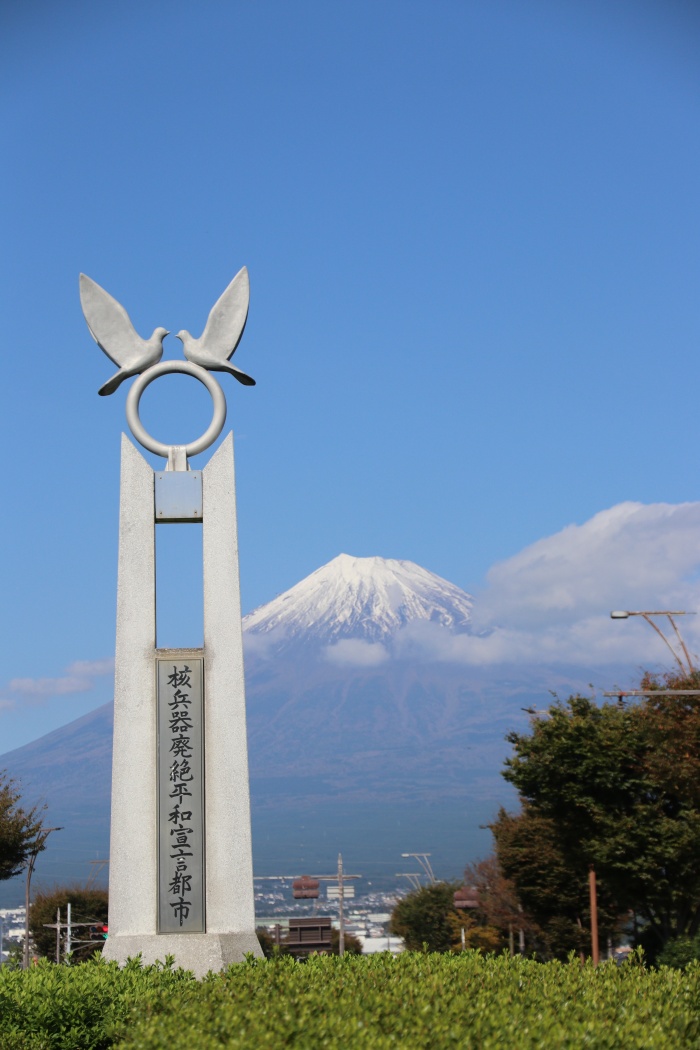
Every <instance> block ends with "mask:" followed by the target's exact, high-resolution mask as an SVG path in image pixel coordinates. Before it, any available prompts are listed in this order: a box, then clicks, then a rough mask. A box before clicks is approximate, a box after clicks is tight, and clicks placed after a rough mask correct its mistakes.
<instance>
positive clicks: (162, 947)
mask: <svg viewBox="0 0 700 1050" xmlns="http://www.w3.org/2000/svg"><path fill="white" fill-rule="evenodd" d="M248 952H252V953H253V955H254V956H255V957H256V958H258V959H261V958H262V951H261V950H260V944H259V943H258V938H257V937H256V936H255V933H253V932H252V931H251V932H250V933H170V934H168V933H160V934H145V935H144V934H131V935H126V936H123V935H119V934H117V935H116V936H111V935H110V936H109V937H108V938H107V940H106V941H105V946H104V949H103V951H102V955H103V957H104V958H105V959H110V960H115V961H116V962H118V963H119V965H120V966H123V965H124V964H125V963H126V961H127V959H133V958H135V957H136V956H137V955H139V953H140V955H141V960H142V962H143V963H144V964H146V963H154V962H164V961H165V957H166V955H174V956H175V965H176V966H181V967H182V968H183V969H184V970H192V972H193V973H194V975H195V977H204V975H205V974H207V973H209V971H210V970H213V971H214V972H215V973H216V972H218V971H219V970H224V969H226V967H227V966H228V965H229V964H230V963H235V962H243V960H244V958H245V956H246V954H247V953H248Z"/></svg>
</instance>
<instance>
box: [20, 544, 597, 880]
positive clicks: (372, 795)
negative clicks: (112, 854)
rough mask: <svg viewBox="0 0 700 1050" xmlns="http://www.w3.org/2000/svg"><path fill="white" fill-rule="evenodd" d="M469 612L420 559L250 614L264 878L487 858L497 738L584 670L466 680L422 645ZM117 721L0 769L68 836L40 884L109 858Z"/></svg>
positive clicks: (51, 739)
mask: <svg viewBox="0 0 700 1050" xmlns="http://www.w3.org/2000/svg"><path fill="white" fill-rule="evenodd" d="M472 606H473V599H472V598H471V597H470V596H469V595H468V594H466V593H465V592H464V591H462V590H460V589H459V588H458V587H456V586H454V584H451V583H449V582H448V581H446V580H443V579H441V578H440V577H438V576H435V575H434V574H433V573H430V572H428V571H427V570H425V569H422V568H421V567H420V566H418V565H415V564H414V563H413V562H409V561H396V560H391V559H383V558H351V557H349V556H347V555H340V556H339V557H337V558H334V559H333V561H331V562H329V563H328V564H327V565H324V566H322V567H321V568H320V569H318V570H317V571H316V572H314V573H312V574H311V575H310V576H309V577H307V578H306V579H305V580H302V581H301V582H300V583H299V584H297V585H296V586H295V587H292V588H291V589H290V590H289V591H287V592H285V593H284V594H282V595H280V596H279V597H278V598H275V599H274V600H273V601H271V602H269V603H268V604H267V605H264V606H262V607H261V608H259V609H257V610H255V611H254V612H253V613H251V614H250V615H249V616H247V617H246V618H245V620H244V642H245V650H246V651H245V657H246V693H247V712H248V741H249V754H250V775H251V800H252V812H253V849H254V857H255V866H256V871H257V872H258V874H263V873H266V872H267V873H271V872H274V871H280V870H301V869H302V868H305V869H306V870H328V869H329V868H330V867H332V865H333V863H335V859H336V858H337V853H338V850H339V849H343V851H345V849H346V847H347V848H348V849H350V847H351V846H353V848H354V847H355V846H356V847H357V851H358V852H357V853H356V854H355V856H356V858H357V864H358V867H359V868H360V870H362V871H364V872H365V873H366V874H369V876H370V877H372V878H378V877H380V876H382V873H383V874H384V875H386V874H388V875H393V873H394V872H395V871H396V862H397V859H398V855H399V854H400V852H402V851H405V850H410V849H421V850H425V849H427V850H432V852H433V854H434V860H435V863H436V865H437V870H438V871H439V872H440V873H441V874H444V875H445V876H449V877H458V876H459V874H460V868H461V866H462V865H463V863H464V861H466V860H468V859H469V858H470V857H474V856H475V855H476V854H479V853H481V854H483V853H485V852H487V851H488V849H489V835H488V832H486V831H483V830H479V826H480V825H481V826H482V827H483V825H484V824H485V823H487V822H488V820H489V819H490V818H491V817H492V816H493V814H494V813H495V811H496V808H497V806H498V805H499V804H500V803H506V804H510V802H512V792H511V791H510V789H509V788H508V786H507V785H506V784H505V783H504V782H503V780H502V778H501V777H500V768H501V764H502V760H503V758H504V756H505V753H506V750H507V745H506V743H505V741H504V736H505V734H506V732H507V731H508V730H511V729H514V728H523V726H524V725H525V724H526V716H525V715H524V714H523V712H522V711H521V710H520V709H521V708H522V707H527V706H529V705H534V706H537V707H541V706H543V705H544V703H546V701H547V699H548V697H547V690H559V691H560V692H562V693H564V694H565V693H566V692H568V691H570V690H571V689H572V688H576V687H580V686H582V685H585V683H587V682H589V681H590V680H591V671H590V669H589V670H587V671H585V672H584V673H583V674H582V675H581V676H573V677H572V675H571V674H569V675H567V673H566V671H565V670H563V669H560V668H559V669H557V670H556V671H547V669H545V668H529V669H524V670H523V671H522V672H521V673H518V674H517V675H514V673H513V669H512V668H510V669H509V670H508V671H505V670H504V669H503V668H498V667H496V668H484V669H480V670H476V669H474V668H473V667H469V666H467V665H465V664H464V663H459V662H458V661H454V660H453V661H452V662H450V661H448V660H446V659H444V658H443V657H442V656H441V655H440V653H441V652H449V651H450V647H449V646H443V647H442V648H441V647H440V645H437V646H433V647H432V649H431V648H430V646H429V645H427V644H424V643H425V641H426V639H428V640H429V641H430V642H431V645H432V642H433V641H434V640H435V638H436V637H437V636H439V637H440V638H453V637H454V636H457V635H460V636H461V635H465V634H469V633H470V612H471V609H472ZM416 639H419V641H420V644H413V643H414V642H415V641H416ZM111 716H112V705H107V706H106V707H104V708H100V709H99V710H97V711H94V712H92V713H90V714H89V715H86V716H84V717H83V718H81V719H78V720H77V721H76V722H73V723H71V724H70V725H68V726H65V727H63V728H62V729H59V730H56V731H55V732H53V733H50V734H48V735H47V736H45V737H42V738H40V739H39V740H36V741H34V742H33V743H31V744H28V745H26V746H25V747H23V748H19V749H18V750H17V751H14V752H11V753H9V754H7V755H5V756H3V757H2V758H0V768H7V770H8V773H9V774H10V775H11V776H15V777H17V778H18V779H20V781H21V787H22V790H23V795H24V798H25V800H26V801H27V803H29V804H33V803H34V802H35V801H36V800H37V799H40V798H45V799H46V800H47V802H48V806H49V809H48V814H47V816H48V822H49V823H51V824H57V825H61V826H64V827H65V830H64V831H61V832H60V833H56V834H55V835H53V836H52V837H51V840H50V845H49V850H48V852H47V854H46V855H42V858H41V864H40V870H41V871H44V872H46V873H47V874H48V876H49V877H53V878H70V877H73V878H85V877H86V876H87V874H88V864H87V862H88V859H90V858H91V857H92V858H94V857H96V856H104V855H106V851H107V849H108V827H109V795H110V767H111V721H112V719H111ZM134 819H135V820H136V819H139V817H138V815H137V814H135V817H134ZM351 858H352V854H351V855H350V856H349V857H348V862H349V863H350V861H351ZM440 858H443V860H442V861H441V860H440ZM0 890H2V887H0ZM16 892H17V894H20V892H21V889H17V891H16ZM3 895H4V890H3Z"/></svg>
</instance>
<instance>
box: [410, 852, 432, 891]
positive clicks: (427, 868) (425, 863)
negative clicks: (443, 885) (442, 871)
mask: <svg viewBox="0 0 700 1050" xmlns="http://www.w3.org/2000/svg"><path fill="white" fill-rule="evenodd" d="M401 856H402V857H414V858H415V859H416V860H417V861H418V863H419V864H420V866H421V868H422V869H423V871H424V872H425V874H426V875H427V876H428V878H429V879H430V882H431V884H434V883H436V882H437V879H436V878H435V874H434V872H433V869H432V867H431V864H430V860H429V857H431V856H432V854H431V853H402V854H401Z"/></svg>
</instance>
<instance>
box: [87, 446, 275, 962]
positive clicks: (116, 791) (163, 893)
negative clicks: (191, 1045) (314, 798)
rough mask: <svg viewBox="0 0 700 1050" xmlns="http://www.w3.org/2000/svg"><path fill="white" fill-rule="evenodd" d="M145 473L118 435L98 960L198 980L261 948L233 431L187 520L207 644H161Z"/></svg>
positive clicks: (148, 473)
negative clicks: (107, 839)
mask: <svg viewBox="0 0 700 1050" xmlns="http://www.w3.org/2000/svg"><path fill="white" fill-rule="evenodd" d="M159 476H160V475H159ZM154 479H155V475H154V471H153V470H152V469H151V467H150V466H149V464H148V463H147V462H146V461H145V460H144V458H143V457H142V456H141V455H140V453H139V452H137V450H136V449H135V448H134V446H133V445H132V444H131V442H130V441H129V440H128V439H127V438H126V436H123V437H122V476H121V497H120V522H119V579H118V590H117V645H116V662H115V694H114V759H113V771H112V825H111V846H110V880H109V894H110V900H109V937H108V939H107V941H106V943H105V947H104V952H103V954H104V956H105V958H107V959H115V960H116V961H117V962H119V963H120V964H123V963H125V962H126V960H127V959H128V958H130V957H133V956H136V955H138V954H139V953H140V954H141V956H142V959H143V961H144V962H145V963H151V962H155V961H156V960H164V959H165V957H166V956H167V955H173V956H174V957H175V962H176V965H178V966H182V967H184V968H185V969H189V970H193V971H194V973H195V974H196V975H197V976H198V977H201V976H203V975H204V974H205V973H207V972H208V971H209V970H220V969H222V968H223V967H225V966H227V965H228V964H229V963H232V962H240V961H242V960H243V958H244V956H245V955H246V953H248V952H253V954H254V955H256V956H261V954H262V953H261V951H260V946H259V944H258V940H257V937H256V935H255V911H254V904H253V868H252V851H251V833H250V797H249V786H248V753H247V738H246V717H245V688H244V680H243V643H242V634H241V610H240V585H239V572H238V541H237V528H236V498H235V480H234V466H233V438H232V435H231V434H229V435H228V437H227V438H226V439H225V440H224V442H223V443H222V444H221V446H220V447H219V449H218V450H217V452H216V453H215V455H214V456H213V457H212V459H211V460H210V462H209V463H208V465H207V466H206V467H205V468H204V470H203V471H202V502H201V507H200V508H194V509H195V514H194V515H191V516H192V517H193V519H194V520H199V518H200V517H201V520H202V524H203V557H204V649H203V650H178V651H170V650H156V606H155V525H156V522H157V521H165V520H167V519H163V518H158V517H157V516H156V505H155V480H154ZM170 520H171V521H175V520H178V521H180V520H182V518H176V517H173V518H171V519H170ZM188 658H191V661H190V663H192V662H193V661H199V662H200V664H201V665H202V674H201V675H200V687H199V688H200V692H199V694H196V689H195V687H194V686H192V687H190V684H189V679H187V677H186V675H185V672H189V671H190V664H188V663H187V661H188ZM166 660H167V662H168V664H172V666H173V674H172V675H171V676H170V677H171V678H172V679H173V683H174V684H173V683H171V685H172V688H171V691H170V693H167V695H166V691H165V690H164V687H163V681H164V680H165V679H164V678H163V677H162V675H161V677H159V674H158V673H157V667H158V664H159V663H160V664H162V663H164V662H165V661H166ZM164 673H165V672H163V674H164ZM178 675H179V676H180V679H178ZM180 680H181V681H180ZM178 681H180V684H179V686H178ZM159 682H160V685H159ZM182 682H184V683H185V684H184V685H183V684H182ZM201 683H203V684H201ZM190 688H192V692H190ZM178 689H179V691H178ZM197 697H198V698H197ZM193 698H194V699H193ZM197 704H198V705H199V711H200V714H199V716H197V714H196V710H195V709H196V708H197ZM169 712H170V714H169ZM166 716H167V717H170V719H171V725H172V729H171V731H169V732H165V730H164V726H166V728H167V725H166V723H164V721H163V718H164V717H166ZM197 717H199V722H198V723H197ZM197 725H198V726H199V729H198V730H197ZM197 733H199V736H197ZM185 741H186V742H187V743H185ZM197 762H199V766H197ZM159 770H160V774H159ZM198 770H199V772H198ZM198 778H199V779H198ZM193 929H194V930H196V931H197V932H192V930H193Z"/></svg>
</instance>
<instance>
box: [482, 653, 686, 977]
mask: <svg viewBox="0 0 700 1050" xmlns="http://www.w3.org/2000/svg"><path fill="white" fill-rule="evenodd" d="M642 687H643V688H644V689H647V690H649V695H648V696H647V697H645V698H642V699H641V700H634V701H632V702H626V701H622V700H621V702H619V703H613V704H610V703H604V704H602V705H598V704H596V703H595V702H594V701H593V700H592V699H590V698H588V697H583V696H572V697H570V698H569V699H568V700H567V701H566V702H559V701H558V702H557V703H554V704H551V705H550V707H549V710H548V711H547V712H546V713H544V714H541V715H540V714H539V713H538V714H537V715H536V716H533V718H532V720H531V725H530V731H529V732H528V733H510V734H509V736H508V738H507V739H508V740H509V742H510V743H511V744H512V745H513V752H514V753H513V755H512V757H511V758H509V759H508V760H507V761H506V768H505V771H504V774H503V775H504V777H505V778H506V780H508V781H509V782H510V783H511V784H513V785H514V786H515V787H516V788H517V790H518V793H519V795H520V802H521V812H520V813H519V814H510V813H506V812H505V811H504V810H501V811H500V813H499V815H498V817H497V819H496V820H495V821H494V822H493V824H492V825H491V829H492V831H493V834H494V837H495V840H496V855H497V859H498V862H499V865H500V869H501V871H502V872H503V874H504V875H505V876H506V877H507V878H508V879H509V880H510V881H511V882H512V884H513V886H514V887H515V892H516V895H517V898H518V900H519V902H520V903H521V904H522V906H523V908H524V910H525V913H526V914H527V915H528V916H529V917H530V919H531V921H532V922H533V924H534V925H535V926H537V927H538V928H539V930H540V933H541V940H542V942H543V943H542V946H541V947H540V946H539V945H538V947H539V950H540V951H542V952H543V954H546V955H547V954H548V955H556V956H559V957H560V958H561V957H565V956H566V954H567V953H568V952H569V951H571V950H572V949H573V950H577V951H579V950H583V951H586V950H588V949H589V940H588V932H587V931H588V927H589V922H590V914H589V909H588V871H589V867H590V866H593V867H594V869H595V872H596V875H597V881H598V922H599V930H600V937H601V941H602V943H605V939H606V938H607V937H608V936H610V937H612V938H613V939H614V938H615V937H616V930H617V929H618V927H619V924H620V919H621V917H624V918H625V919H627V917H628V916H629V914H630V913H633V914H634V916H635V917H636V923H637V924H638V927H637V930H636V932H637V935H638V943H641V944H643V946H644V948H645V951H646V952H647V953H648V955H649V957H650V958H652V959H654V958H655V957H656V956H657V955H658V954H659V953H660V952H661V951H662V949H663V947H664V945H665V944H666V943H667V942H669V941H671V940H674V939H676V938H693V937H695V936H696V934H698V933H699V932H700V868H698V857H699V856H700V787H699V786H698V785H699V784H700V780H699V778H698V772H699V771H700V705H699V704H698V700H700V672H694V673H693V674H692V675H690V676H685V677H681V676H672V675H669V676H666V678H665V679H664V680H663V681H658V680H655V679H653V678H651V677H650V676H646V677H645V678H644V679H643V681H642ZM664 689H671V690H678V689H697V690H698V692H697V694H696V695H689V696H677V695H673V694H672V695H668V693H667V692H664Z"/></svg>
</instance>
